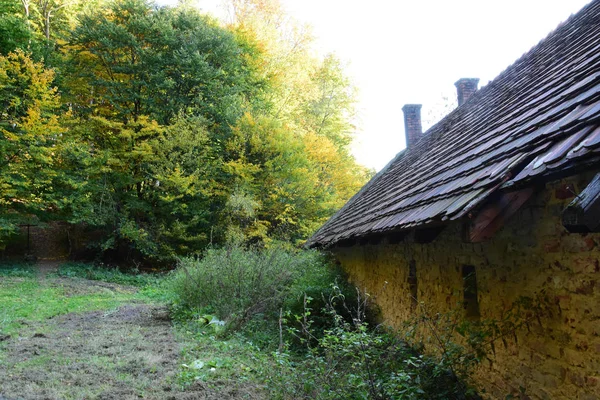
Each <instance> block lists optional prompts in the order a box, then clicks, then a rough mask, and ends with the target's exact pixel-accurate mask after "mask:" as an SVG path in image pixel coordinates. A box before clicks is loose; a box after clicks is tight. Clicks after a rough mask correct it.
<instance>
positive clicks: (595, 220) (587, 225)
mask: <svg viewBox="0 0 600 400" xmlns="http://www.w3.org/2000/svg"><path fill="white" fill-rule="evenodd" d="M562 221H563V225H564V226H565V228H567V230H568V231H569V232H574V233H575V232H578V233H585V232H600V173H598V174H596V176H595V177H594V179H592V181H591V182H590V184H589V185H587V187H586V188H585V189H584V190H583V191H582V192H581V193H580V194H579V195H577V197H575V199H573V201H572V202H571V203H569V205H568V206H567V208H566V209H565V210H564V211H563V215H562Z"/></svg>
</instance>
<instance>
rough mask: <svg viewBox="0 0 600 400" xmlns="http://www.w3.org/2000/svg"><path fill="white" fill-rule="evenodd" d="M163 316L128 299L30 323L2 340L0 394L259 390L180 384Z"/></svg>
mask: <svg viewBox="0 0 600 400" xmlns="http://www.w3.org/2000/svg"><path fill="white" fill-rule="evenodd" d="M75 289H78V288H77V287H75ZM167 316H168V314H167V312H166V310H165V309H164V307H160V306H156V305H148V304H129V305H126V306H123V307H121V308H119V309H118V310H114V311H109V312H106V311H96V312H89V313H81V314H74V313H73V314H67V315H62V316H58V317H55V318H53V319H50V320H47V321H45V322H44V323H39V324H34V323H32V324H30V325H29V326H28V328H27V332H24V333H23V334H22V335H21V336H20V337H12V338H6V340H4V341H3V342H2V343H1V345H2V347H3V349H4V351H3V354H2V359H1V360H0V400H16V399H24V400H29V399H32V400H33V399H35V400H42V399H44V400H45V399H98V400H100V399H102V400H110V399H119V400H127V399H140V398H142V399H168V400H170V399H172V400H179V399H207V400H216V399H259V398H261V397H262V396H261V395H260V393H259V392H260V391H259V390H257V388H256V387H254V386H253V385H248V386H244V385H232V384H229V385H225V386H223V387H222V388H220V389H218V390H217V389H211V388H208V387H206V386H205V385H203V384H201V383H197V384H196V385H193V386H192V387H188V388H185V389H182V388H181V387H179V385H178V383H177V373H178V370H179V368H180V364H181V361H180V352H181V344H180V343H178V341H177V339H176V337H175V336H174V334H173V329H172V326H171V323H170V322H169V320H168V317H167Z"/></svg>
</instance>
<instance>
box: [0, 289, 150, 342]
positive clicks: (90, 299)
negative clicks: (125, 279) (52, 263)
mask: <svg viewBox="0 0 600 400" xmlns="http://www.w3.org/2000/svg"><path fill="white" fill-rule="evenodd" d="M142 298H143V296H141V295H139V294H135V293H123V292H121V293H120V292H114V291H109V290H102V291H98V292H95V293H89V294H74V295H70V294H69V293H68V292H67V291H66V290H65V289H64V288H62V287H52V286H47V285H45V284H42V283H40V282H38V281H37V280H36V279H35V278H24V277H19V278H5V279H2V281H1V282H0V304H2V308H1V309H0V334H3V335H7V334H8V335H13V334H15V333H16V332H18V330H19V327H20V326H21V325H22V324H23V323H24V322H26V321H42V320H44V319H48V318H52V317H54V316H57V315H61V314H67V313H71V312H84V311H93V310H108V309H112V308H116V307H118V306H119V305H121V304H123V303H124V302H127V301H131V300H133V299H137V300H141V299H142Z"/></svg>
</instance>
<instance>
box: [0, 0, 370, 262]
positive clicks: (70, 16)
mask: <svg viewBox="0 0 600 400" xmlns="http://www.w3.org/2000/svg"><path fill="white" fill-rule="evenodd" d="M229 7H230V10H231V18H230V21H229V22H227V23H223V22H219V21H217V20H216V19H215V18H213V17H211V16H209V15H205V14H202V13H201V12H200V11H199V10H198V9H196V8H194V7H193V6H192V5H191V3H189V2H185V1H182V2H180V3H179V5H178V6H176V7H160V6H157V5H156V4H154V3H152V2H150V1H148V0H121V1H113V2H110V1H106V0H95V1H84V0H21V1H16V0H0V154H1V156H0V157H1V160H2V161H1V163H0V205H1V208H0V210H1V211H0V212H1V213H0V248H3V247H5V246H6V244H7V243H9V242H10V240H11V238H12V237H14V235H15V234H16V233H17V232H18V229H19V225H22V224H31V223H36V224H42V225H43V224H47V223H49V222H52V221H61V222H64V223H68V224H70V225H71V226H77V227H79V228H80V229H82V230H83V231H84V232H93V233H94V234H93V235H91V236H90V237H91V238H93V239H90V241H89V243H88V244H87V246H88V247H89V249H90V251H91V252H92V253H93V254H95V256H97V257H109V258H111V259H114V260H125V261H128V260H137V261H139V262H143V263H147V264H156V265H168V264H171V263H172V262H173V261H174V260H175V259H176V258H177V257H179V256H183V255H187V254H193V253H196V252H198V251H201V250H202V249H204V248H206V246H207V245H209V244H212V245H222V244H224V243H237V244H259V245H261V246H268V245H269V244H270V243H274V242H288V243H291V244H292V245H299V244H301V243H302V242H303V241H304V240H305V239H306V238H307V237H308V236H309V235H310V234H311V233H313V232H314V231H315V230H316V229H317V228H318V227H319V226H320V225H321V224H322V223H323V222H325V221H326V220H327V219H328V218H329V217H330V216H331V215H332V214H333V213H334V212H335V211H336V210H337V209H339V208H340V207H341V206H342V205H343V204H344V202H345V201H347V200H348V199H349V198H350V197H351V196H352V195H353V194H354V193H355V192H356V191H357V190H358V189H359V188H360V187H361V186H362V185H363V184H364V183H365V182H366V180H367V179H368V178H369V177H370V176H371V175H372V171H369V170H367V169H366V168H364V167H362V166H360V165H358V164H357V163H356V161H355V160H354V158H353V156H352V154H351V153H350V144H351V141H352V134H353V131H354V130H355V126H354V125H353V123H354V117H355V109H354V106H355V99H356V91H355V88H354V87H353V86H352V84H351V82H350V81H349V79H348V78H347V77H346V76H345V74H344V70H343V64H342V62H341V61H340V60H339V59H337V58H336V57H335V56H334V55H326V56H319V55H318V54H317V53H316V52H315V51H314V50H313V38H312V37H311V35H310V32H309V29H308V28H306V27H303V26H302V25H300V24H299V23H297V22H295V21H294V20H293V19H291V18H290V17H288V16H287V15H286V14H285V12H284V10H283V9H282V8H281V6H280V5H279V4H278V2H276V1H264V0H231V1H230V3H229Z"/></svg>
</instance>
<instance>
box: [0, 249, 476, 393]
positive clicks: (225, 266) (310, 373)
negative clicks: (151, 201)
mask: <svg viewBox="0 0 600 400" xmlns="http://www.w3.org/2000/svg"><path fill="white" fill-rule="evenodd" d="M1 276H4V277H11V280H5V282H4V284H2V283H1V282H0V298H1V299H0V300H1V301H2V302H3V304H4V306H5V307H4V308H3V309H4V311H3V312H2V313H0V314H2V315H0V319H2V320H3V329H2V330H3V332H4V334H9V335H10V334H14V333H15V332H18V330H19V326H20V323H21V321H24V320H27V319H31V318H33V319H36V320H37V319H40V318H41V319H44V318H48V317H52V316H54V315H59V314H64V313H68V312H81V311H86V310H94V309H110V308H115V307H119V306H120V305H121V304H124V303H123V302H124V301H129V300H131V299H138V300H141V301H158V302H160V303H168V304H169V307H170V310H171V311H170V314H171V318H172V319H173V323H174V325H175V327H176V331H177V332H178V335H181V336H182V338H183V340H182V343H186V345H185V348H184V349H183V352H182V359H181V366H180V371H179V374H178V377H177V384H178V385H179V387H180V388H181V389H185V388H186V387H189V386H191V385H196V384H197V383H198V382H201V383H202V385H205V386H207V387H212V388H213V389H215V390H217V391H218V390H220V388H222V387H223V385H230V386H231V385H236V384H239V383H240V382H242V383H244V382H246V383H248V384H251V385H256V387H257V388H260V387H262V388H263V389H262V390H263V391H264V396H265V397H266V398H272V399H323V400H325V399H440V400H441V399H473V398H477V397H476V394H475V393H474V392H473V391H472V390H471V389H469V387H468V385H467V384H466V383H465V382H467V381H468V378H469V374H470V372H471V369H472V367H473V366H474V365H476V363H477V357H475V356H474V355H473V354H467V353H468V352H467V351H466V348H465V347H463V346H461V345H459V344H458V343H455V342H454V341H453V339H452V337H451V335H450V334H449V333H448V332H444V331H440V332H438V337H439V338H442V340H443V341H444V343H443V344H444V346H445V348H446V350H447V351H445V352H444V353H443V354H441V355H440V354H438V355H437V356H430V355H425V354H424V353H423V352H422V345H423V343H424V340H427V339H426V338H422V337H421V338H419V339H418V340H415V337H414V336H411V332H412V331H411V329H412V328H414V327H412V326H411V327H407V329H406V330H402V331H391V330H389V329H386V328H385V327H383V326H382V325H379V324H377V312H376V309H375V308H374V307H373V305H372V304H371V301H370V300H371V299H370V297H369V295H368V293H364V292H360V291H358V290H357V289H356V288H354V287H353V286H351V285H349V284H348V283H347V279H346V277H345V276H344V275H343V274H342V272H341V271H340V270H339V269H338V268H336V266H335V265H334V264H333V263H331V262H330V260H328V259H327V257H326V256H324V255H323V254H322V253H319V252H315V251H298V250H293V249H289V248H285V247H272V248H269V249H247V248H242V247H239V246H233V247H228V248H211V249H208V250H207V251H205V253H204V255H203V257H190V258H184V259H181V260H180V262H179V265H178V267H177V268H176V269H175V270H174V271H172V272H171V273H169V274H162V275H153V274H143V273H139V271H135V270H133V271H129V272H123V271H121V270H119V269H116V268H108V267H107V266H104V265H101V266H92V265H89V264H82V263H66V264H63V265H61V266H60V267H59V269H58V270H57V271H56V272H55V273H53V274H51V275H50V277H54V278H56V279H69V278H74V279H77V278H84V279H86V280H96V281H102V282H109V283H111V284H117V285H126V286H123V287H135V288H137V289H134V290H135V294H132V293H133V292H132V293H123V294H122V295H121V294H120V292H119V289H118V288H113V289H114V290H113V292H112V294H108V293H104V292H101V291H100V292H98V293H96V294H93V295H89V294H83V293H82V294H77V293H68V296H67V297H65V296H64V295H63V294H65V293H66V292H65V290H67V289H64V288H61V287H60V286H53V287H50V286H46V285H43V284H41V283H40V281H39V279H38V277H36V274H35V270H34V269H33V268H32V267H31V266H30V265H27V264H21V265H16V266H15V265H13V266H12V267H10V268H7V267H2V268H0V277H1ZM9 282H10V283H9ZM69 290H70V289H69ZM115 290H116V291H115ZM63 292H64V293H63ZM65 298H66V301H58V300H57V299H63V300H65ZM446 333H448V334H447V335H446ZM448 349H449V350H448Z"/></svg>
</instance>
